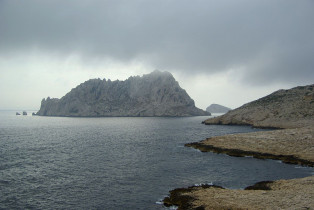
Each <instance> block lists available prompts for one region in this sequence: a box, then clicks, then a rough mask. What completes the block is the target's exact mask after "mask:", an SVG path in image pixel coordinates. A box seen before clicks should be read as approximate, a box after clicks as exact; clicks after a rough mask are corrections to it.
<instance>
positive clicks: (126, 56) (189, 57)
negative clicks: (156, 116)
mask: <svg viewBox="0 0 314 210" xmlns="http://www.w3.org/2000/svg"><path fill="white" fill-rule="evenodd" d="M313 20H314V1H312V0H303V1H295V0H263V1H252V0H237V1H234V0H229V1H226V0H216V1H214V0H195V1H191V0H180V1H179V0H177V1H169V0H158V1H155V0H131V1H130V0H112V1H103V0H92V1H83V0H67V1H64V0H62V1H61V0H54V1H41V0H28V1H19V0H0V55H2V56H8V55H10V54H12V55H14V54H15V53H28V52H29V51H30V50H32V49H39V50H41V51H43V52H49V53H54V54H55V55H58V56H66V55H67V54H70V53H77V54H79V55H81V56H82V58H83V59H86V61H88V60H91V59H103V58H106V57H109V58H113V59H115V60H118V61H120V62H128V61H131V60H133V59H137V60H140V61H143V62H145V63H148V64H150V65H151V66H154V67H156V68H159V69H163V70H171V69H176V70H178V71H183V72H186V73H190V72H193V73H208V74H211V73H216V72H224V71H227V70H229V69H230V68H233V69H239V70H237V73H238V74H239V75H240V77H241V78H242V80H243V81H247V83H249V84H260V85H262V84H269V83H275V82H296V83H298V82H299V83H300V82H304V83H312V82H313V79H314V69H313V67H314V59H313V55H314V24H313Z"/></svg>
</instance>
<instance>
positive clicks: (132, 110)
mask: <svg viewBox="0 0 314 210" xmlns="http://www.w3.org/2000/svg"><path fill="white" fill-rule="evenodd" d="M37 115H41V116H84V117H102V116H198V115H210V113H208V112H205V111H203V110H201V109H198V108H196V107H195V104H194V101H193V100H192V99H191V98H190V97H189V95H188V94H187V93H186V91H185V90H183V89H182V88H181V87H180V86H179V84H178V82H177V81H176V80H175V79H174V77H173V76H172V75H171V74H170V73H168V72H160V71H154V72H152V73H150V74H147V75H144V76H142V77H139V76H136V77H130V78H128V79H127V80H125V81H118V80H116V81H111V80H106V79H103V80H101V79H92V80H88V81H86V82H84V83H82V84H80V85H79V86H77V87H76V88H74V89H72V90H71V91H70V92H69V93H67V94H66V95H65V96H63V97H62V98H61V99H55V98H53V99H51V98H49V97H48V98H47V99H43V100H42V102H41V107H40V110H39V111H38V113H37Z"/></svg>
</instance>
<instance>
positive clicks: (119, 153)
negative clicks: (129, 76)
mask: <svg viewBox="0 0 314 210" xmlns="http://www.w3.org/2000/svg"><path fill="white" fill-rule="evenodd" d="M206 118H207V117H185V118H62V117H39V116H15V112H10V111H2V112H0V209H25V208H28V209H162V208H164V207H163V206H162V205H161V204H159V201H160V200H161V199H162V198H163V197H164V196H166V195H167V194H168V191H169V190H171V189H173V188H178V187H187V186H191V185H195V184H200V183H213V184H216V185H221V186H224V187H228V188H244V187H245V186H248V185H252V184H254V183H255V182H258V181H263V180H275V179H282V178H284V179H289V178H297V177H305V176H309V175H312V174H313V169H312V168H307V167H299V166H295V165H288V164H283V163H280V162H279V161H273V160H258V159H253V158H235V157H230V156H227V155H218V154H213V153H202V152H199V151H198V150H195V149H192V148H186V147H184V144H185V143H189V142H194V141H200V140H203V139H205V138H208V137H211V136H217V135H223V134H230V133H239V132H252V131H257V129H252V128H250V127H239V126H205V125H202V124H201V121H202V120H204V119H206Z"/></svg>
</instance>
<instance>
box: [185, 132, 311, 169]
mask: <svg viewBox="0 0 314 210" xmlns="http://www.w3.org/2000/svg"><path fill="white" fill-rule="evenodd" d="M185 146H187V147H193V148H195V149H199V150H200V151H202V152H215V153H223V154H227V155H230V156H236V157H245V156H252V157H254V158H259V159H275V160H281V161H283V162H284V163H290V164H300V165H304V166H311V167H313V166H314V129H312V128H311V127H304V128H295V129H284V130H274V131H260V132H252V133H243V134H232V135H226V136H217V137H212V138H208V139H206V140H203V141H201V142H194V143H189V144H186V145H185Z"/></svg>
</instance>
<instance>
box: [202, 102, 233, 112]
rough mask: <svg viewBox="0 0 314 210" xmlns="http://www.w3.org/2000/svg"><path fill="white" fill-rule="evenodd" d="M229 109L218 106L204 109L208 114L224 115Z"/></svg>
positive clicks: (212, 105) (214, 105)
mask: <svg viewBox="0 0 314 210" xmlns="http://www.w3.org/2000/svg"><path fill="white" fill-rule="evenodd" d="M230 110H231V109H230V108H228V107H225V106H222V105H219V104H211V105H210V106H209V107H207V108H206V111H207V112H209V113H226V112H228V111H230Z"/></svg>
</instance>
